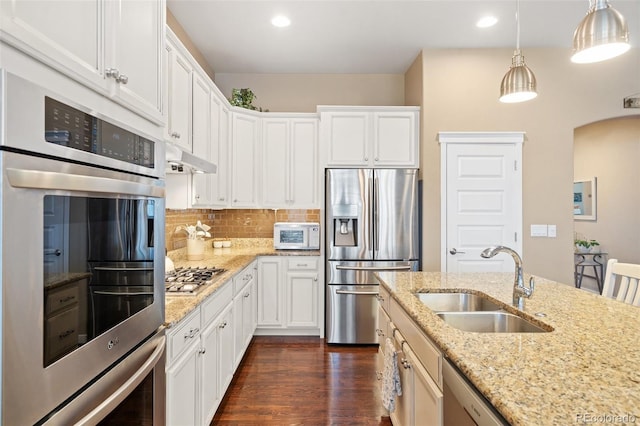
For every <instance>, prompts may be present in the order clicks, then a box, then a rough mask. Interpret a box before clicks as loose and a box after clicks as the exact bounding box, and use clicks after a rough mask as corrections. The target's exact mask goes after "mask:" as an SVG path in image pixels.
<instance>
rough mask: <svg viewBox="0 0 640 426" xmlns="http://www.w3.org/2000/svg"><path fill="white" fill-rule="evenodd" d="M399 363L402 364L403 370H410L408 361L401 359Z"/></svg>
mask: <svg viewBox="0 0 640 426" xmlns="http://www.w3.org/2000/svg"><path fill="white" fill-rule="evenodd" d="M400 362H401V363H402V366H403V367H404V368H405V370H408V369H410V368H411V363H410V362H409V361H407V360H406V359H403V360H402V361H400Z"/></svg>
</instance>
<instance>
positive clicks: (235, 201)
mask: <svg viewBox="0 0 640 426" xmlns="http://www.w3.org/2000/svg"><path fill="white" fill-rule="evenodd" d="M231 115H232V123H233V128H232V155H231V156H232V167H231V173H232V181H231V191H232V201H231V205H232V206H233V207H256V206H257V205H258V191H257V188H258V181H257V179H258V176H259V175H260V168H259V166H260V163H259V153H260V151H259V147H258V142H259V140H260V139H259V138H260V127H259V126H260V119H259V118H258V117H256V116H252V115H249V114H243V113H238V112H233V113H232V114H231Z"/></svg>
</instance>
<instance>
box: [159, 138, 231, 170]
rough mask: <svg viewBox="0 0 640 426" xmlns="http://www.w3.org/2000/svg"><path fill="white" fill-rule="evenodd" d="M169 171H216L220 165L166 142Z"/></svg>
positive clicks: (167, 167)
mask: <svg viewBox="0 0 640 426" xmlns="http://www.w3.org/2000/svg"><path fill="white" fill-rule="evenodd" d="M165 149H166V164H167V166H166V172H167V173H215V172H216V170H217V169H218V167H217V166H216V165H215V164H213V163H212V162H210V161H207V160H204V159H202V158H200V157H197V156H195V155H193V154H192V153H190V152H187V151H185V150H183V149H181V148H180V147H178V146H176V145H174V144H171V143H167V144H166V148H165Z"/></svg>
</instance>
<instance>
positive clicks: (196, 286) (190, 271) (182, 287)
mask: <svg viewBox="0 0 640 426" xmlns="http://www.w3.org/2000/svg"><path fill="white" fill-rule="evenodd" d="M225 271H226V269H221V268H215V267H213V268H176V269H175V270H174V271H173V272H168V273H166V274H165V276H164V281H165V292H166V294H167V295H171V296H174V295H175V296H177V295H186V296H193V295H196V294H197V293H198V291H199V290H200V289H201V288H202V287H203V286H206V285H207V284H211V283H212V282H214V281H215V278H216V276H218V275H220V274H221V273H223V272H225Z"/></svg>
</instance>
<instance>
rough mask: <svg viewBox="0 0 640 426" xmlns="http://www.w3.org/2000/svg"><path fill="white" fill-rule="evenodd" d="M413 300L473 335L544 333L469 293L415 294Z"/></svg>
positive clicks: (526, 321) (485, 299) (539, 328)
mask: <svg viewBox="0 0 640 426" xmlns="http://www.w3.org/2000/svg"><path fill="white" fill-rule="evenodd" d="M415 295H416V297H417V298H418V299H419V300H420V301H421V302H422V303H423V304H424V305H425V306H426V307H427V308H429V309H431V310H432V311H434V312H435V313H436V315H438V316H439V317H440V318H442V320H443V321H444V322H445V323H447V324H449V325H450V326H452V327H454V328H457V329H459V330H463V331H471V332H476V333H545V332H548V331H550V330H546V329H544V328H542V327H540V326H538V325H536V324H534V323H532V322H530V321H528V320H526V319H525V318H522V317H519V316H517V315H514V314H512V313H509V312H505V311H504V310H503V308H502V306H500V305H498V304H497V303H494V302H493V301H491V300H489V299H488V298H486V297H483V296H481V295H478V294H471V293H416V294H415Z"/></svg>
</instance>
